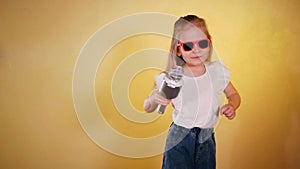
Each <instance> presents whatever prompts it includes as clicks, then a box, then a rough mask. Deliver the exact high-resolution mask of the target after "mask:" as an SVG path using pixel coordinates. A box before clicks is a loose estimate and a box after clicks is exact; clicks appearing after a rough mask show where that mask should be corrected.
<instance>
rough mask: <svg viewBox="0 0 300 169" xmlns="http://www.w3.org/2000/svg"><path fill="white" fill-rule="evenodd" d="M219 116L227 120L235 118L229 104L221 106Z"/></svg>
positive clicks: (232, 108)
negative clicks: (223, 116)
mask: <svg viewBox="0 0 300 169" xmlns="http://www.w3.org/2000/svg"><path fill="white" fill-rule="evenodd" d="M220 113H221V115H223V114H224V115H225V116H226V117H227V118H228V119H229V120H232V119H234V117H235V115H236V114H235V109H234V107H233V106H232V105H231V104H225V105H224V106H222V108H221V112H220Z"/></svg>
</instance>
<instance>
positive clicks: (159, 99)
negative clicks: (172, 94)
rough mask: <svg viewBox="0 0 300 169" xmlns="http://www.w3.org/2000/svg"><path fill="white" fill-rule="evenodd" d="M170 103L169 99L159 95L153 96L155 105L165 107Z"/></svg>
mask: <svg viewBox="0 0 300 169" xmlns="http://www.w3.org/2000/svg"><path fill="white" fill-rule="evenodd" d="M170 101H171V100H170V99H166V98H165V97H163V96H162V95H161V94H160V93H157V94H156V96H155V102H156V103H157V104H160V105H164V106H166V105H168V104H169V103H170Z"/></svg>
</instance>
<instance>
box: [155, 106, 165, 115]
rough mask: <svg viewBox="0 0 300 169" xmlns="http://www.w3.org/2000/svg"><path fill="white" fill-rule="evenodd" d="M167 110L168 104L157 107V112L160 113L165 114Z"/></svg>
mask: <svg viewBox="0 0 300 169" xmlns="http://www.w3.org/2000/svg"><path fill="white" fill-rule="evenodd" d="M165 110H166V106H164V105H160V104H159V105H158V107H157V112H158V113H159V114H164V113H165Z"/></svg>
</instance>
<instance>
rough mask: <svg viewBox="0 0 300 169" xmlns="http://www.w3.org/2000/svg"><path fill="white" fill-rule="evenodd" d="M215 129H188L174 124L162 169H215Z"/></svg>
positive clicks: (167, 143) (169, 134) (167, 142)
mask: <svg viewBox="0 0 300 169" xmlns="http://www.w3.org/2000/svg"><path fill="white" fill-rule="evenodd" d="M215 168H216V143H215V137H214V129H213V128H209V129H201V128H198V127H195V128H192V129H187V128H184V127H181V126H178V125H176V124H174V123H173V124H172V125H171V127H170V129H169V133H168V137H167V141H166V147H165V152H164V157H163V165H162V169H215Z"/></svg>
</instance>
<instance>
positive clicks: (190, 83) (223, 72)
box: [155, 61, 230, 128]
mask: <svg viewBox="0 0 300 169" xmlns="http://www.w3.org/2000/svg"><path fill="white" fill-rule="evenodd" d="M205 67H206V72H205V73H204V74H203V75H201V76H197V77H188V76H183V85H182V87H181V89H180V92H179V94H178V96H177V97H176V98H175V99H172V105H173V107H174V112H173V115H172V116H173V121H174V123H175V124H177V125H180V126H183V127H185V128H193V127H199V128H213V127H214V126H215V125H216V123H217V121H218V117H219V108H220V96H221V94H222V92H223V91H224V89H225V88H226V86H227V85H228V83H229V81H230V80H229V77H230V71H229V70H228V69H227V68H226V67H225V66H224V64H223V62H222V61H215V62H210V63H206V64H205ZM164 76H165V74H159V75H157V76H156V78H155V80H156V85H157V86H161V84H162V82H163V78H164Z"/></svg>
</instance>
